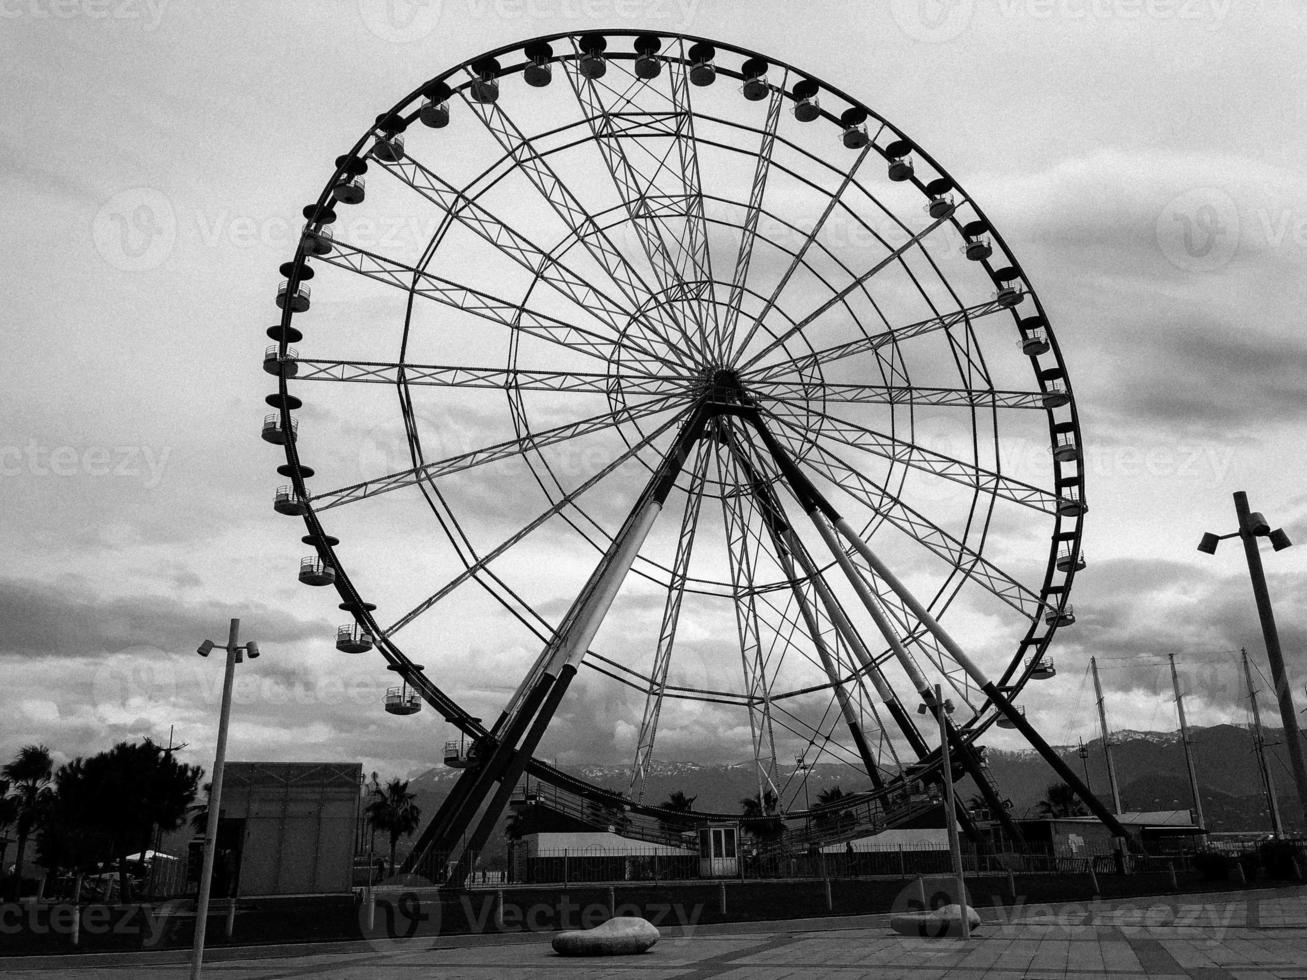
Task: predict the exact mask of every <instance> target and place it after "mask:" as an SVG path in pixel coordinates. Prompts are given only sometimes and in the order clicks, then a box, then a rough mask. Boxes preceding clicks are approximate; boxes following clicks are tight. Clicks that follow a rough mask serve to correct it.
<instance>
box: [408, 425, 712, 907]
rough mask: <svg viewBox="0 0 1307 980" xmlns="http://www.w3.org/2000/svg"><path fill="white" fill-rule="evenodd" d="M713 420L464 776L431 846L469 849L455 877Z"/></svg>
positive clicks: (626, 534) (679, 451) (667, 472)
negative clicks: (482, 757)
mask: <svg viewBox="0 0 1307 980" xmlns="http://www.w3.org/2000/svg"><path fill="white" fill-rule="evenodd" d="M706 418H707V413H706V412H705V411H703V410H698V411H696V412H695V414H693V415H692V416H691V417H690V419H689V420H688V421H687V422H686V424H685V426H684V427H683V428H682V430H681V431H680V433H679V434H678V435H677V438H676V440H675V442H674V443H673V444H672V446H671V448H670V449H669V450H668V452H667V455H666V456H664V457H663V460H662V463H661V464H660V465H659V467H658V469H657V470H656V471H655V472H654V474H653V476H652V477H650V480H649V483H648V485H647V486H646V487H645V490H644V492H643V493H641V495H640V497H639V499H638V501H637V503H636V505H635V507H634V508H632V511H631V513H630V514H629V515H628V517H627V519H626V521H625V522H624V523H623V525H622V528H621V530H620V531H619V532H618V534H617V535H616V536H615V537H614V539H613V542H612V544H611V545H610V546H609V549H608V551H607V552H605V554H604V556H603V558H601V559H600V561H599V564H598V565H597V566H596V567H595V570H594V571H593V572H592V573H591V574H590V578H589V579H588V580H587V581H586V583H585V585H584V587H583V588H582V589H581V592H580V594H579V595H578V596H577V598H576V601H575V602H574V603H573V604H572V608H571V609H569V610H568V612H567V615H566V616H565V617H564V618H563V622H562V624H560V626H559V629H558V632H557V633H555V635H554V638H553V640H552V641H551V642H550V643H548V644H547V645H546V646H545V649H544V650H543V651H542V652H541V654H540V656H539V657H538V658H537V659H536V663H535V665H534V667H533V668H532V671H533V674H534V675H535V677H536V680H535V681H534V683H533V686H532V687H531V690H530V693H529V694H528V695H527V696H526V698H524V699H523V700H522V702H521V703H520V704H519V705H517V706H516V708H515V710H514V711H513V713H512V714H510V715H508V716H506V717H504V718H501V719H500V721H499V723H497V725H496V730H497V732H498V731H499V730H502V732H503V734H502V735H499V736H497V738H496V740H495V742H494V748H493V750H492V752H491V754H490V755H489V757H488V758H487V759H485V760H484V761H483V762H481V763H480V764H479V765H478V766H477V768H476V770H469V771H468V772H467V773H465V774H464V777H463V778H468V777H469V776H470V777H471V779H469V781H468V784H467V790H466V792H463V793H460V794H459V801H458V804H457V806H456V808H451V810H450V811H449V813H448V815H447V817H444V818H442V820H441V825H440V826H439V827H438V828H436V829H435V830H434V831H433V833H432V836H431V841H430V843H429V845H428V848H427V849H428V850H429V851H434V852H435V853H443V852H451V853H452V852H454V851H455V850H456V849H461V850H462V851H463V853H462V855H461V856H460V860H459V862H458V864H457V865H456V866H455V872H454V874H455V876H457V875H459V874H462V875H463V876H464V877H465V876H466V870H467V869H466V863H467V861H468V860H469V854H471V853H473V852H475V851H476V850H477V848H478V846H480V845H477V844H476V841H477V839H478V838H480V839H481V845H484V843H485V837H486V835H488V834H489V832H490V828H491V827H493V825H494V823H495V821H496V820H497V819H498V817H499V814H500V813H501V812H502V811H503V808H504V806H505V805H506V804H507V802H508V798H509V797H510V796H511V795H512V792H513V789H514V787H515V786H516V784H517V780H518V778H520V777H521V774H522V772H523V771H524V770H525V769H526V766H527V765H528V764H529V763H530V761H531V755H532V753H533V752H534V751H535V747H536V746H537V745H538V744H539V741H540V739H541V737H543V735H544V732H545V729H546V728H547V727H548V726H549V722H550V721H551V720H552V718H553V715H554V712H555V711H556V710H557V708H558V705H559V703H560V702H561V701H562V697H563V694H564V693H565V692H566V690H567V686H568V684H569V683H570V682H571V679H572V676H573V675H574V674H575V673H576V669H577V667H578V666H579V665H580V662H581V660H582V658H583V657H584V656H585V653H586V650H587V649H589V646H590V642H591V641H592V640H593V639H594V636H595V634H596V633H597V632H598V631H599V627H600V625H601V624H602V623H603V620H604V617H605V616H606V615H607V613H608V610H609V608H610V607H611V606H612V603H613V599H614V598H616V596H617V590H618V589H619V588H620V587H621V585H622V582H623V581H624V580H625V579H626V575H627V573H628V572H629V571H630V569H631V565H632V564H633V563H634V562H635V558H636V555H637V554H638V553H639V551H640V548H641V546H642V545H643V544H644V541H645V538H646V537H647V536H648V534H649V530H650V529H651V528H652V527H653V525H654V522H655V521H656V520H657V519H658V515H659V513H661V511H662V508H663V504H664V503H665V502H666V500H667V498H668V496H669V495H670V494H671V491H672V488H673V487H674V486H675V484H676V477H677V475H678V474H679V473H680V471H681V468H682V467H683V465H684V463H685V460H686V457H687V456H688V455H689V450H690V448H691V447H692V446H693V445H694V443H695V441H696V440H697V439H698V438H699V436H700V435H701V434H702V432H703V427H704V422H705V420H706ZM460 782H462V780H460ZM496 784H498V785H499V789H498V790H497V791H495V795H494V797H493V798H492V799H491V802H490V804H489V806H487V807H485V809H484V810H482V804H483V803H485V801H486V798H487V797H488V796H489V795H490V793H491V790H492V787H494V786H495V785H496ZM442 810H443V808H442ZM478 811H481V817H480V820H479V822H478V823H477V824H476V829H475V830H474V831H473V834H472V837H471V838H470V839H469V838H465V837H464V835H465V833H466V831H467V829H468V827H469V826H471V825H472V823H473V821H474V820H476V819H477V812H478ZM424 836H426V835H425V834H424ZM462 880H463V878H457V877H455V878H451V881H450V884H452V885H455V886H457V885H458V884H460V883H461V881H462Z"/></svg>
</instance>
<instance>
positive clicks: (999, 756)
mask: <svg viewBox="0 0 1307 980" xmlns="http://www.w3.org/2000/svg"><path fill="white" fill-rule="evenodd" d="M1283 735H1284V733H1283V732H1282V731H1281V730H1279V729H1267V730H1266V739H1267V758H1268V763H1269V765H1270V767H1271V771H1272V773H1273V774H1274V776H1275V784H1276V790H1277V793H1278V795H1279V799H1280V814H1281V817H1282V819H1283V820H1284V823H1285V827H1286V828H1287V829H1289V830H1295V829H1296V830H1298V831H1299V832H1303V833H1307V825H1305V824H1304V822H1303V820H1302V817H1301V814H1300V813H1299V811H1298V807H1297V806H1295V805H1294V799H1295V793H1294V788H1293V783H1292V780H1291V779H1290V777H1289V767H1288V757H1287V753H1286V752H1285V749H1284V744H1283V742H1284V738H1283ZM1112 741H1113V746H1112V757H1113V761H1114V763H1115V766H1116V775H1117V782H1118V785H1119V786H1120V791H1121V799H1122V804H1123V807H1124V809H1126V810H1184V809H1190V808H1192V806H1193V799H1192V797H1191V795H1190V792H1189V782H1188V774H1187V770H1186V768H1185V761H1184V747H1183V745H1182V744H1181V742H1180V733H1179V732H1143V731H1129V730H1126V731H1119V732H1114V733H1113V735H1112ZM1190 744H1191V748H1192V750H1193V754H1194V763H1195V766H1196V768H1197V770H1198V783H1199V787H1200V789H1201V791H1202V798H1203V810H1204V817H1205V818H1206V821H1207V826H1208V829H1209V830H1213V831H1218V832H1219V831H1258V830H1266V829H1268V828H1269V827H1270V818H1269V817H1268V816H1267V809H1266V800H1265V796H1264V794H1263V791H1262V785H1261V777H1260V776H1259V774H1258V769H1257V760H1256V757H1255V755H1254V753H1253V745H1252V737H1251V735H1250V733H1249V732H1248V730H1247V729H1246V728H1241V727H1238V726H1235V725H1216V726H1214V727H1211V728H1193V729H1191V730H1190ZM1085 745H1086V748H1087V749H1088V750H1089V754H1088V758H1087V759H1086V760H1084V761H1082V760H1081V759H1080V758H1079V756H1078V754H1077V748H1078V747H1076V746H1059V747H1058V749H1057V751H1058V754H1059V755H1060V756H1061V757H1062V759H1063V760H1064V761H1065V762H1066V763H1067V764H1068V765H1070V766H1071V767H1072V768H1073V769H1074V771H1075V772H1076V774H1077V775H1079V776H1081V778H1084V774H1085V772H1086V766H1087V768H1088V775H1089V784H1090V788H1091V789H1092V790H1093V791H1094V792H1095V793H1096V794H1097V795H1098V796H1099V797H1100V798H1101V799H1103V801H1104V802H1106V803H1108V805H1109V806H1110V805H1111V793H1110V791H1109V789H1108V779H1107V767H1106V763H1105V761H1104V756H1103V746H1102V742H1101V740H1099V739H1094V740H1093V741H1091V742H1087V743H1085ZM988 759H989V762H990V771H991V773H992V774H993V777H994V779H995V781H996V782H997V783H998V786H999V789H1000V791H1001V793H1002V795H1003V796H1005V797H1007V798H1009V799H1011V800H1012V804H1013V810H1014V812H1015V813H1016V814H1017V815H1018V816H1024V815H1026V814H1027V813H1028V814H1029V815H1031V816H1034V815H1035V812H1036V806H1037V804H1038V803H1039V801H1040V800H1041V799H1043V798H1044V794H1045V792H1046V791H1047V787H1048V786H1049V785H1050V784H1051V783H1054V782H1057V781H1058V780H1057V777H1056V775H1055V774H1054V772H1053V771H1052V770H1051V769H1050V768H1049V767H1048V765H1047V764H1046V763H1045V762H1044V760H1043V759H1042V758H1040V756H1039V755H1038V754H1037V753H1035V752H1034V751H1033V750H1023V751H1020V752H1005V751H1002V750H999V749H993V750H991V751H990V752H989V753H988ZM560 768H562V769H564V770H565V771H566V772H569V773H572V774H574V775H577V776H580V777H582V778H584V779H587V780H589V781H591V782H593V783H597V784H598V785H600V786H605V787H607V788H609V789H612V790H615V791H617V792H623V793H624V792H627V791H628V789H629V787H630V781H631V768H630V767H629V766H623V765H601V764H586V765H581V766H563V767H560ZM459 775H460V772H459V771H458V770H454V769H446V768H444V767H443V766H442V767H439V768H435V769H428V770H427V771H426V772H424V773H422V774H421V775H419V776H416V777H414V778H413V779H412V780H411V781H410V783H409V788H410V789H411V790H412V791H413V792H414V793H416V794H417V797H418V803H419V805H420V806H421V807H422V813H423V817H424V821H425V819H427V818H429V817H430V816H431V815H432V814H434V813H435V812H436V809H437V808H438V807H439V805H440V802H441V801H442V800H443V799H444V798H445V796H446V795H447V794H448V793H449V790H450V789H451V788H452V787H453V785H454V781H455V780H457V779H458V777H459ZM801 775H802V774H801V773H797V774H796V773H795V771H794V767H793V766H789V767H785V768H783V769H782V770H781V773H780V776H779V778H778V780H777V781H778V783H779V784H780V785H781V787H782V790H783V798H784V799H785V800H786V801H787V802H789V803H790V804H791V805H798V806H803V805H805V798H804V790H803V789H802V788H801V787H802V782H803V781H802V778H801ZM807 783H808V785H807V800H806V802H807V803H811V804H815V803H816V801H817V794H818V793H820V792H821V791H822V790H824V789H828V788H830V787H833V786H839V787H840V788H842V789H844V790H845V791H846V792H856V791H859V790H864V789H867V788H869V785H870V784H869V782H868V781H867V780H865V779H863V780H859V779H857V778H856V774H854V773H852V772H851V770H850V769H849V768H848V767H846V766H842V765H837V764H819V765H814V766H813V767H812V769H811V771H810V772H809V774H808V780H807ZM677 791H679V792H682V793H685V794H686V796H691V797H695V806H696V808H697V809H702V810H714V811H719V812H723V813H738V812H739V811H740V801H741V799H743V798H745V797H751V796H753V795H754V794H756V793H757V792H758V783H757V777H756V775H755V773H754V769H753V766H752V764H751V763H748V762H739V763H733V764H729V765H701V764H699V763H695V762H655V763H653V764H652V765H651V767H650V770H649V772H648V774H647V777H646V779H645V783H644V792H643V800H644V801H645V802H647V803H654V804H657V803H661V802H662V801H663V800H664V799H666V798H667V797H668V796H669V795H670V794H671V793H673V792H677ZM546 792H547V791H546ZM974 792H975V787H974V786H973V785H971V783H970V781H969V780H963V781H962V782H961V783H960V784H959V793H960V794H961V795H962V797H963V798H964V799H967V798H969V797H970V796H971V795H972V794H973V793H974ZM501 837H502V835H500V834H498V833H496V834H495V835H494V837H493V838H492V840H493V841H494V842H495V843H494V847H495V849H496V850H498V849H499V848H500V847H501V846H502V843H501Z"/></svg>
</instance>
